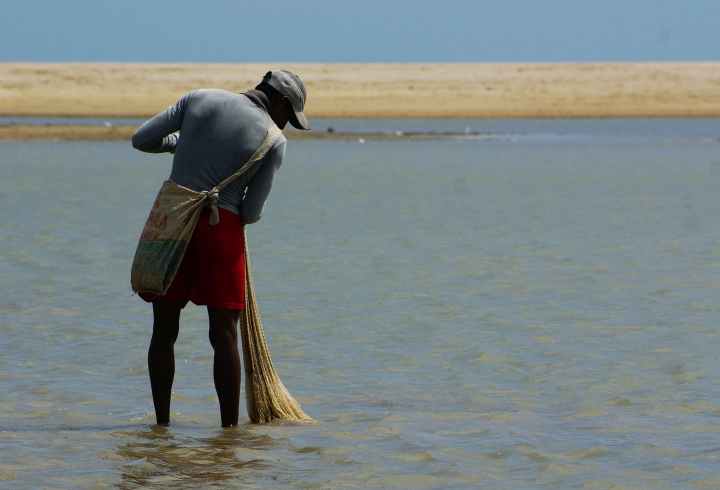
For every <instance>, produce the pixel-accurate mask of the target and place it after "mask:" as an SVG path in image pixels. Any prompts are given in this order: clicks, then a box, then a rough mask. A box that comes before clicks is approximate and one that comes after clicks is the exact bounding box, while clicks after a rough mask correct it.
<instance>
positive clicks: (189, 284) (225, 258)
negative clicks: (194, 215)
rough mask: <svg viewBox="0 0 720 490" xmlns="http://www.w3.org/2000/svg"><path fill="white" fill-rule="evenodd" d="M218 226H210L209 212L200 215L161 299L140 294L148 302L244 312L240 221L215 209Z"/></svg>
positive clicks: (227, 213)
mask: <svg viewBox="0 0 720 490" xmlns="http://www.w3.org/2000/svg"><path fill="white" fill-rule="evenodd" d="M218 211H219V212H220V222H219V223H218V224H217V225H215V226H210V223H209V222H208V220H209V218H210V209H209V208H206V209H205V210H204V211H203V212H202V214H201V215H200V220H199V221H198V224H197V226H196V227H195V231H194V232H193V236H192V238H191V239H190V243H189V244H188V248H187V250H186V251H185V256H184V257H183V260H182V262H181V263H180V268H179V269H178V271H177V274H176V275H175V278H174V279H173V282H172V284H170V288H169V289H168V290H167V293H165V295H164V296H157V295H155V294H152V293H140V294H139V296H140V297H141V298H142V299H144V300H145V301H147V302H148V303H150V302H152V301H168V302H176V301H181V302H183V303H184V304H183V308H184V307H185V305H187V303H188V301H192V302H193V303H195V304H196V305H205V306H210V307H213V308H226V309H230V310H242V309H244V308H245V257H244V255H243V252H244V250H243V225H242V223H240V217H239V216H238V215H237V214H235V213H233V212H231V211H228V210H227V209H222V208H218Z"/></svg>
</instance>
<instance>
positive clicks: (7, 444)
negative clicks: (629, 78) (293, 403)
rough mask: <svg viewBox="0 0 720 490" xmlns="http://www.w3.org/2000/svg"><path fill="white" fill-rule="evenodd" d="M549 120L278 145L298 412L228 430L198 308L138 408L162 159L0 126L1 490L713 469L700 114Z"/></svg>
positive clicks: (714, 406) (704, 143) (166, 165)
mask: <svg viewBox="0 0 720 490" xmlns="http://www.w3.org/2000/svg"><path fill="white" fill-rule="evenodd" d="M501 123H502V121H500V122H499V123H498V124H501ZM333 124H336V125H337V126H339V123H335V122H334V123H333ZM414 124H416V125H418V126H422V125H424V124H428V123H426V122H416V123H414ZM460 124H465V123H460ZM506 124H507V127H510V128H517V127H520V126H522V125H523V124H524V125H525V126H526V127H528V128H530V129H532V128H533V127H534V128H536V129H537V127H539V126H542V124H539V123H538V124H536V122H535V121H530V122H523V121H514V122H513V121H511V122H507V123H506ZM547 124H548V126H547V127H550V126H552V123H551V122H549V123H547ZM349 125H350V123H348V126H349ZM562 125H566V126H567V128H568V130H567V132H565V133H563V132H561V131H559V130H552V131H550V130H546V129H542V128H541V129H542V130H537V131H535V132H533V131H529V130H528V131H525V133H524V134H525V135H526V137H523V138H515V139H502V138H499V139H496V140H487V139H486V140H479V139H473V138H468V139H458V140H451V141H404V142H387V141H368V142H366V143H364V144H360V143H358V142H331V141H293V142H291V144H290V145H289V148H288V154H287V157H286V161H285V163H284V164H283V168H282V169H281V171H280V173H279V174H278V178H277V181H276V184H275V188H274V189H273V192H272V193H271V196H270V199H269V201H268V203H267V206H266V209H265V215H264V217H263V219H262V220H261V221H260V222H259V223H258V224H256V225H252V227H250V228H249V241H250V247H251V256H252V261H253V273H254V277H255V285H256V288H257V294H258V298H259V303H260V308H261V313H262V318H263V324H264V326H265V332H266V335H267V338H268V342H269V347H270V351H271V354H272V356H273V360H274V362H275V365H276V367H277V369H278V371H279V374H280V376H281V378H282V380H283V382H284V383H285V385H286V386H287V387H288V389H289V390H290V391H291V393H293V394H294V395H295V396H296V397H297V398H298V400H299V401H300V403H301V404H302V405H303V408H304V409H305V411H306V412H307V413H308V414H309V415H310V416H312V417H313V418H314V419H316V420H317V423H316V424H296V423H271V424H267V425H251V424H249V423H248V420H247V418H246V417H241V425H240V427H237V428H233V429H228V430H222V429H220V428H219V410H218V407H217V399H216V396H215V393H214V389H213V384H212V367H211V363H212V351H211V348H210V346H209V343H208V342H207V332H206V328H207V327H206V323H207V318H206V313H205V312H204V310H203V309H202V308H200V307H196V306H192V305H191V306H188V308H186V311H185V312H184V314H183V317H182V326H181V333H180V339H179V340H178V343H177V346H176V358H177V376H176V381H175V385H174V395H173V397H174V398H173V405H172V417H173V423H172V425H171V426H170V427H169V428H158V427H155V426H154V424H153V422H154V414H153V413H152V399H151V396H150V389H149V382H148V375H147V366H146V359H145V357H146V349H147V344H148V342H149V334H150V325H151V320H152V319H151V314H150V310H149V308H148V307H147V305H145V304H144V303H143V302H142V301H141V300H139V299H138V298H137V297H132V295H131V294H132V293H131V291H130V288H129V265H130V262H131V260H132V255H133V253H134V249H135V244H136V240H137V237H138V234H139V232H140V229H141V227H142V224H143V223H144V220H145V218H146V216H147V212H148V210H149V207H150V205H151V203H152V200H153V198H154V196H155V193H156V191H157V188H158V187H159V185H160V183H161V182H162V180H163V179H164V178H166V177H167V175H168V173H169V169H170V164H171V159H170V156H167V155H145V154H141V153H139V152H136V151H134V150H132V148H131V147H130V145H129V143H118V142H111V143H110V142H109V143H102V142H0V205H1V206H2V209H3V210H4V213H3V218H2V220H0V271H1V274H0V352H2V356H0V486H3V487H8V488H28V489H30V488H42V487H46V488H128V489H129V488H145V487H153V488H235V487H237V486H239V485H241V484H242V485H247V486H249V487H251V488H278V487H280V486H288V487H291V488H478V487H480V488H548V489H557V488H681V487H709V488H715V487H717V486H718V485H720V478H719V477H718V476H717V474H718V473H717V467H718V464H719V463H720V444H719V443H718V437H719V433H720V429H718V421H719V417H720V390H718V386H717V383H716V380H717V378H718V374H720V373H719V372H718V371H719V369H718V356H717V351H718V331H717V330H718V320H719V319H720V301H718V293H719V292H720V281H718V273H719V272H720V268H719V265H720V245H719V242H720V220H718V219H717V217H718V216H720V202H718V199H717V189H718V188H720V154H719V150H720V143H719V142H718V141H717V140H716V139H715V138H714V137H713V136H712V135H713V134H718V135H720V121H717V120H650V121H648V122H647V123H646V124H645V123H642V122H641V121H640V122H639V121H636V120H605V121H598V122H597V123H588V122H583V121H577V122H576V124H575V125H573V124H572V123H571V122H563V123H562ZM593 125H595V126H593ZM553 127H554V126H553ZM563 127H565V126H563ZM593 127H595V129H596V130H595V131H594V132H593V131H591V129H592V128H593ZM598 128H605V129H604V130H602V129H598ZM551 129H552V128H551ZM510 132H515V133H521V131H510ZM548 135H549V136H548ZM563 135H564V136H563ZM568 135H570V136H571V137H568ZM608 135H615V136H612V137H608ZM648 135H655V136H652V137H650V136H648ZM657 135H664V136H661V137H659V136H657ZM241 414H242V411H241Z"/></svg>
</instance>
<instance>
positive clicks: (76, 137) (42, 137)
mask: <svg viewBox="0 0 720 490" xmlns="http://www.w3.org/2000/svg"><path fill="white" fill-rule="evenodd" d="M137 128H138V126H110V127H107V126H67V125H58V126H43V125H32V126H30V125H18V124H12V125H0V141H13V140H17V141H128V142H129V141H130V138H131V137H132V135H133V133H134V132H135V131H136V130H137ZM478 136H489V134H488V133H478V132H468V133H451V132H402V131H397V132H394V131H390V132H388V131H385V132H340V131H332V132H329V131H286V132H285V137H286V138H287V139H289V140H334V141H358V140H368V141H370V140H385V141H399V140H429V139H449V138H467V137H478Z"/></svg>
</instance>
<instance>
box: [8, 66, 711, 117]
mask: <svg viewBox="0 0 720 490" xmlns="http://www.w3.org/2000/svg"><path fill="white" fill-rule="evenodd" d="M278 67H284V68H287V69H289V70H291V71H293V72H295V73H297V74H299V75H300V77H301V78H302V79H303V81H304V82H305V84H306V86H307V89H308V102H307V106H306V109H305V112H306V114H307V116H308V117H309V118H560V117H571V118H587V117H720V62H688V63H433V64H419V63H418V64H321V63H250V64H192V63H183V64H176V63H0V116H50V117H52V116H70V117H74V116H77V117H151V116H153V115H155V114H157V113H159V112H160V111H162V110H164V109H165V108H167V107H168V106H169V105H171V104H172V103H173V102H175V101H176V100H177V99H178V98H180V97H181V96H182V95H183V94H185V93H187V92H189V91H191V90H194V89H197V88H220V89H224V90H228V91H232V92H242V91H245V90H248V89H250V88H253V87H254V86H255V85H256V84H257V82H258V81H259V80H260V78H262V75H263V74H264V73H265V72H266V71H267V70H269V69H273V68H278Z"/></svg>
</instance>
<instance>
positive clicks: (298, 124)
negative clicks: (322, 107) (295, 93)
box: [290, 111, 310, 129]
mask: <svg viewBox="0 0 720 490" xmlns="http://www.w3.org/2000/svg"><path fill="white" fill-rule="evenodd" d="M293 113H294V114H295V117H291V118H290V124H292V125H293V127H294V128H297V129H310V124H309V123H308V120H307V118H306V117H305V114H303V113H302V112H295V111H293Z"/></svg>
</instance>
